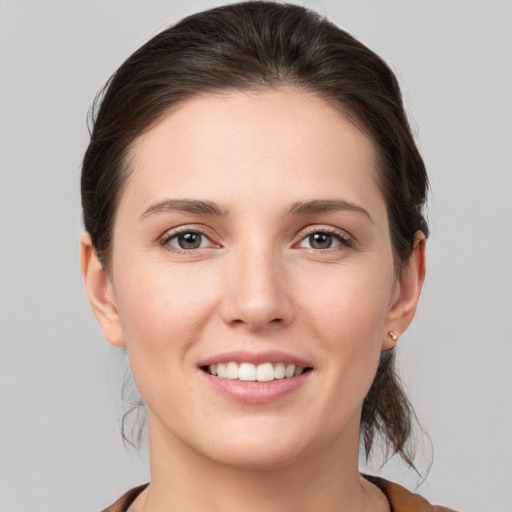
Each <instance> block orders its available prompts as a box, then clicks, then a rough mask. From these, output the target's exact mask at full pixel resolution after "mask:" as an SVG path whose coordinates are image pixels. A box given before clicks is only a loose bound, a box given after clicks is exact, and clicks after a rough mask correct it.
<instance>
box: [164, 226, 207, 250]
mask: <svg viewBox="0 0 512 512" xmlns="http://www.w3.org/2000/svg"><path fill="white" fill-rule="evenodd" d="M211 243H212V242H211V241H210V239H209V238H208V237H207V236H206V235H204V234H203V233H201V232H199V231H192V230H188V231H181V232H180V233H175V234H173V235H171V236H168V237H166V238H165V239H164V240H163V241H162V245H170V246H171V247H174V248H175V249H178V250H182V251H192V250H194V249H203V248H205V247H209V246H210V245H211Z"/></svg>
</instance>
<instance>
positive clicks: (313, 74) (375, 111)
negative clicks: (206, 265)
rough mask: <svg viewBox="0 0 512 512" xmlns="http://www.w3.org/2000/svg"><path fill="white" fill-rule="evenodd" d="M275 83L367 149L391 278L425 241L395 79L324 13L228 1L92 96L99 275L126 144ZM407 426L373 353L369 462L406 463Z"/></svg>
mask: <svg viewBox="0 0 512 512" xmlns="http://www.w3.org/2000/svg"><path fill="white" fill-rule="evenodd" d="M279 87H292V88H295V89H297V90H299V91H301V90H302V91H306V92H310V93H314V94H315V95H317V96H319V97H321V98H322V99H324V100H325V101H326V102H328V103H329V104H330V105H332V106H333V107H335V108H337V109H338V110H339V111H340V112H341V113H342V114H343V115H344V116H345V117H347V118H348V119H350V120H351V121H352V122H353V123H354V124H356V125H357V126H358V127H359V128H360V129H361V130H362V131H363V132H364V133H365V134H366V135H367V136H368V137H369V138H370V139H371V140H372V141H373V143H374V146H375V148H376V150H377V154H378V162H377V166H378V171H379V187H380V189H381V191H382V194H383V196H384V198H385V201H386V205H387V211H388V216H389V225H390V239H391V245H392V248H393V257H394V264H395V268H396V272H397V274H400V272H401V269H402V267H403V264H404V263H405V262H406V261H407V259H408V258H409V256H410V255H411V252H412V250H413V244H414V237H415V233H416V232H417V231H422V232H423V233H424V234H425V235H426V236H428V226H427V223H426V220H425V218H424V215H423V208H424V204H425V201H426V195H427V191H428V179H427V174H426V170H425V166H424V163H423V160H422V158H421V155H420V153H419V151H418V149H417V147H416V145H415V142H414V138H413V135H412V133H411V129H410V126H409V123H408V120H407V116H406V113H405V111H404V107H403V102H402V98H401V93H400V88H399V85H398V82H397V79H396V77H395V75H394V74H393V72H392V71H391V69H390V68H389V67H388V66H387V64H386V63H385V62H384V61H383V60H382V59H381V58H380V57H379V56H377V55H376V54H375V53H374V52H373V51H371V50H370V49H369V48H367V47H366V46H365V45H363V44H362V43H361V42H359V41H358V40H356V39H355V38H354V37H352V36H351V35H350V34H348V33H347V32H345V31H343V30H341V29H340V28H338V27H337V26H336V25H334V24H333V23H332V22H330V21H329V20H328V19H326V18H325V17H322V16H321V15H319V14H317V13H315V12H313V11H310V10H308V9H306V8H304V7H300V6H296V5H291V4H278V3H274V2H269V1H254V2H243V3H238V4H231V5H228V6H223V7H218V8H214V9H210V10H207V11H204V12H200V13H198V14H194V15H192V16H189V17H187V18H184V19H183V20H182V21H181V22H179V23H177V24H176V25H174V26H171V27H170V28H167V29H166V30H164V31H163V32H161V33H159V34H158V35H156V36H155V37H153V38H152V39H151V40H149V41H148V42H147V43H145V44H144V45H143V46H142V47H141V48H139V49H138V50H137V51H136V52H135V53H133V54H132V55H131V56H130V57H129V58H128V59H127V60H126V61H125V62H124V63H123V64H122V65H121V67H120V68H119V69H118V70H117V71H116V72H115V73H114V74H113V75H112V77H111V78H110V79H109V81H108V82H107V84H106V85H105V87H104V89H103V90H102V92H101V93H100V95H99V96H98V97H97V98H96V100H95V103H94V104H93V109H92V117H91V119H92V125H93V126H92V127H91V129H90V132H91V138H90V143H89V146H88V148H87V151H86V153H85V156H84V160H83V166H82V178H81V192H82V205H83V218H84V224H85V229H86V230H87V231H88V232H89V233H90V235H91V238H92V243H93V245H94V248H95V251H96V253H97V255H98V257H99V258H100V260H101V262H102V264H103V265H104V267H105V268H106V269H107V271H108V270H109V264H110V255H111V250H112V231H113V225H114V221H115V215H116V209H117V205H118V203H119V200H120V197H121V194H122V192H123V187H124V185H125V184H126V181H127V177H128V176H129V174H130V172H131V170H130V165H129V155H130V149H131V147H132V145H133V143H134V141H135V140H136V139H137V138H138V137H139V136H140V135H141V134H142V133H144V132H145V131H147V130H148V129H149V128H151V127H152V126H154V124H155V123H156V122H157V121H158V120H159V119H161V118H162V117H163V116H165V115H166V113H168V112H169V111H170V109H171V108H172V107H174V106H175V105H177V104H178V103H181V102H184V101H186V100H188V99H190V98H193V97H197V96H199V95H202V94H212V93H213V94H215V93H220V92H226V91H254V90H265V89H275V88H279ZM135 408H136V405H135ZM414 420H415V416H414V411H413V409H412V406H411V404H410V402H409V400H408V398H407V397H406V395H405V393H404V391H403V388H402V385H401V384H400V380H399V378H398V375H397V373H396V370H395V355H394V351H392V350H391V351H386V352H382V355H381V359H380V363H379V367H378V370H377V373H376V376H375V379H374V381H373V384H372V386H371V389H370V390H369V392H368V394H367V396H366V398H365V400H364V403H363V409H362V417H361V433H360V440H361V444H362V447H363V448H364V451H365V454H366V458H367V459H368V458H369V457H370V453H371V451H372V447H374V444H375V443H374V442H375V440H376V439H377V438H381V440H383V441H384V443H385V447H386V456H387V458H388V459H389V458H391V457H392V456H393V455H395V454H398V455H399V456H401V457H402V458H403V459H404V460H405V462H406V463H407V464H409V465H410V466H412V467H414V463H413V456H414V449H413V448H412V447H411V446H410V445H411V442H410V441H411V432H412V426H413V424H414ZM124 431H125V430H124V428H123V432H124Z"/></svg>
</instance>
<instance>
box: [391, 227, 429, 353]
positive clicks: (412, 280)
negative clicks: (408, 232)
mask: <svg viewBox="0 0 512 512" xmlns="http://www.w3.org/2000/svg"><path fill="white" fill-rule="evenodd" d="M425 246H426V238H425V235H424V234H423V233H422V232H421V231H418V232H417V233H416V234H415V235H414V246H413V250H412V253H411V255H410V257H409V259H408V260H407V262H406V264H405V265H404V267H403V269H402V273H401V275H400V278H399V279H398V281H397V292H396V297H394V298H393V304H392V306H391V309H390V311H389V314H388V321H387V324H386V329H385V332H384V336H383V342H382V350H391V349H392V348H394V347H395V346H396V344H397V342H398V339H399V338H400V336H401V334H402V333H403V332H404V331H405V330H406V329H407V328H408V327H409V325H410V323H411V322H412V319H413V318H414V314H415V312H416V307H417V305H418V301H419V298H420V294H421V288H422V286H423V282H424V280H425Z"/></svg>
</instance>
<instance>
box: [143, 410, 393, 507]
mask: <svg viewBox="0 0 512 512" xmlns="http://www.w3.org/2000/svg"><path fill="white" fill-rule="evenodd" d="M148 426H149V437H150V460H151V484H150V486H149V488H148V489H147V491H146V496H144V501H145V507H144V512H164V511H168V510H170V509H171V507H172V510H173V512H185V511H190V510H194V511H198V512H200V511H208V512H217V511H222V512H235V511H236V512H238V511H240V510H244V511H247V512H253V511H254V512H256V511H260V510H265V511H266V512H283V511H290V512H291V511H293V512H306V511H308V512H309V511H311V510H323V511H336V512H348V511H351V512H355V511H357V512H359V511H361V512H362V511H369V510H371V511H380V510H382V511H386V510H388V507H387V504H386V500H385V498H384V496H383V495H382V494H381V493H380V492H379V491H378V490H377V489H376V488H375V487H373V486H372V485H371V484H369V482H367V481H366V480H363V479H362V478H361V477H360V476H359V473H358V435H359V429H358V425H357V428H356V429H355V439H354V432H350V433H349V435H348V436H340V439H336V440H335V441H336V442H335V444H336V445H337V446H336V449H333V446H332V445H329V446H326V447H325V449H323V450H321V451H318V450H315V455H314V456H311V455H310V456H307V455H306V456H304V457H302V458H301V459H300V460H295V461H290V462H287V463H286V464H282V465H269V466H267V467H264V468H262V467H248V466H247V465H245V466H240V465H227V464H222V463H219V462H217V461H214V460H212V459H209V458H207V457H204V456H203V455H202V454H200V453H197V452H196V451H194V450H193V449H192V448H190V447H189V446H188V445H186V444H185V443H183V442H181V441H180V440H178V439H176V438H175V437H172V436H169V434H168V432H166V431H165V429H163V428H162V426H161V425H160V424H159V423H158V421H156V420H155V418H152V417H151V415H149V417H148ZM354 441H355V442H354ZM340 454H341V455H340Z"/></svg>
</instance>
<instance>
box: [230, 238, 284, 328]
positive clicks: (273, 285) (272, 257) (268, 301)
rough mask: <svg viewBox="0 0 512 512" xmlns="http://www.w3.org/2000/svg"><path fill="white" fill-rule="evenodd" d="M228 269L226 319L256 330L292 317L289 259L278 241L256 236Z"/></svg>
mask: <svg viewBox="0 0 512 512" xmlns="http://www.w3.org/2000/svg"><path fill="white" fill-rule="evenodd" d="M226 270H227V272H226V275H225V279H226V281H225V287H226V288H225V295H224V308H223V314H224V320H225V321H227V322H228V323H231V324H245V325H246V326H247V327H248V328H250V329H253V330H255V329H260V328H262V327H264V326H266V325H268V324H270V323H274V324H275V323H279V324H285V323H288V322H289V321H290V320H291V317H292V305H291V301H290V297H289V290H288V289H287V279H286V270H285V262H284V258H283V255H282V253H281V251H279V250H278V249H277V248H276V247H275V245H274V244H272V243H271V242H270V241H268V240H266V241H263V240H261V239H260V240H254V239H253V240H252V241H251V242H250V243H247V244H244V245H243V246H241V247H238V248H237V249H235V250H234V251H233V253H232V256H231V258H230V261H229V264H228V265H227V269H226Z"/></svg>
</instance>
